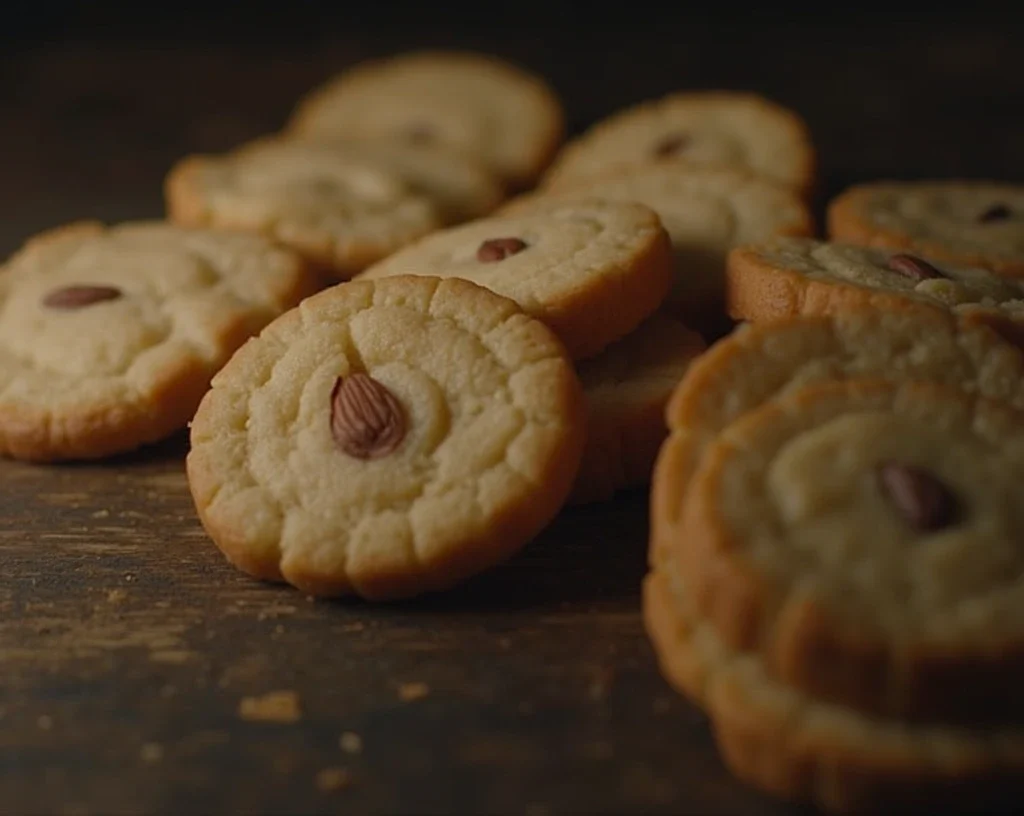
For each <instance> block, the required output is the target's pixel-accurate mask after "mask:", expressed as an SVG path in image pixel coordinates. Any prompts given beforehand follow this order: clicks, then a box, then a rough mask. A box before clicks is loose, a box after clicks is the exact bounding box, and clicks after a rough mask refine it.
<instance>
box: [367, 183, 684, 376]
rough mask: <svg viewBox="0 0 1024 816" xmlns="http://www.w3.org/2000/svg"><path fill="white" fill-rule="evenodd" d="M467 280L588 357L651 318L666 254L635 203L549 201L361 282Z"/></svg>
mask: <svg viewBox="0 0 1024 816" xmlns="http://www.w3.org/2000/svg"><path fill="white" fill-rule="evenodd" d="M408 274H413V275H431V276H437V277H444V278H448V277H456V278H464V279H466V280H471V281H473V282H474V283H478V284H480V285H481V286H486V287H487V288H488V289H490V290H492V291H494V292H497V293H498V294H500V295H504V296H505V297H509V298H512V300H514V301H516V303H518V304H519V305H520V306H521V307H522V308H523V310H524V311H526V312H527V313H528V314H530V315H533V316H534V317H536V318H539V319H540V320H543V321H544V322H545V323H547V324H548V325H549V326H550V327H551V328H552V329H554V331H555V333H556V334H558V336H559V337H561V338H562V342H564V343H565V345H566V346H567V347H568V349H569V352H570V354H571V355H572V356H573V358H574V359H582V358H585V357H592V356H593V355H595V354H597V353H598V352H600V351H601V350H602V349H603V348H605V347H606V346H607V345H609V344H610V343H612V342H614V341H615V340H618V339H619V338H620V337H623V336H624V335H626V334H627V333H628V332H630V331H631V330H632V329H634V328H635V327H636V326H637V325H639V324H640V323H641V322H642V321H643V320H644V318H646V317H647V316H648V315H650V314H652V313H653V312H654V311H655V309H657V308H658V306H659V305H660V304H661V303H662V301H663V300H664V299H665V295H666V294H667V292H668V289H669V286H671V284H672V252H671V247H670V245H669V240H668V236H667V235H666V233H665V229H664V228H663V227H662V225H661V222H660V221H659V219H658V216H657V215H656V214H655V213H654V212H653V211H651V210H650V209H648V208H647V207H644V206H643V205H641V204H635V203H627V202H618V203H616V202H611V201H582V200H580V201H573V202H568V203H560V202H554V203H546V204H545V205H544V206H538V207H536V208H535V209H533V210H531V211H530V212H528V213H521V214H512V215H497V216H494V217H491V218H486V219H482V220H479V221H473V222H470V223H468V224H463V225H462V226H459V227H453V228H451V229H448V230H444V231H442V232H437V233H434V234H433V235H430V236H428V237H426V238H424V239H422V240H420V241H417V242H416V243H415V244H413V245H412V246H410V247H407V248H406V249H404V250H402V251H401V252H398V253H396V254H394V255H392V256H391V257H390V258H387V259H386V260H384V261H382V262H381V263H379V264H376V265H374V266H373V267H371V268H370V269H368V270H367V271H366V272H365V273H364V274H363V275H362V277H363V278H368V279H375V278H384V277H390V276H393V275H408Z"/></svg>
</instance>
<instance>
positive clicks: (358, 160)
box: [165, 140, 444, 279]
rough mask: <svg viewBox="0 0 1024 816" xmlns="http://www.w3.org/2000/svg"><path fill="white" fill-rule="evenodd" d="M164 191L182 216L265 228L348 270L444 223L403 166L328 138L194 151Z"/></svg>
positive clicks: (172, 211)
mask: <svg viewBox="0 0 1024 816" xmlns="http://www.w3.org/2000/svg"><path fill="white" fill-rule="evenodd" d="M165 194H166V199H167V210H168V215H169V217H170V219H171V220H173V221H175V222H176V223H179V224H184V225H186V226H208V227H225V228H232V229H243V230H249V231H252V232H258V233H261V234H263V235H266V236H268V237H270V238H273V239H274V240H276V241H278V242H280V243H281V244H283V245H285V246H288V247H290V248H292V249H294V250H295V251H297V252H299V253H300V254H301V255H302V256H303V257H305V258H306V259H307V260H309V261H310V262H311V263H313V264H315V265H316V266H317V267H318V268H320V269H323V270H325V271H327V272H328V273H330V274H331V275H332V276H334V277H336V278H341V279H345V278H350V277H352V276H353V275H355V274H356V273H358V272H360V271H362V270H363V269H365V268H366V267H367V266H369V265H370V264H372V263H375V262H376V261H379V260H380V259H381V258H383V257H385V256H387V255H390V254H391V253H392V252H394V251H395V250H397V249H399V248H400V247H402V246H405V245H406V244H408V243H410V242H411V241H413V240H415V239H416V238H419V237H420V236H423V235H426V234H427V233H429V232H432V231H433V230H435V229H438V228H440V227H441V226H442V225H443V223H444V214H443V213H442V211H441V209H440V208H439V206H438V205H437V204H435V202H434V201H432V200H431V199H430V198H429V197H428V196H426V195H424V194H423V193H420V192H416V191H414V189H413V188H412V186H411V185H410V184H409V182H408V181H407V180H406V176H405V175H404V174H403V173H402V171H401V170H400V169H399V168H397V167H395V166H393V165H389V164H387V163H385V162H380V161H374V160H372V159H370V158H368V157H367V156H353V155H349V154H347V153H346V152H345V151H343V150H336V149H334V148H332V147H330V146H328V145H324V144H314V143H301V142H284V141H276V140H262V141H258V142H254V143H251V144H249V145H246V146H244V147H241V148H239V149H237V150H235V151H232V152H231V153H228V154H225V155H222V156H190V157H188V158H186V159H183V160H182V161H181V162H179V163H178V164H177V165H176V166H175V167H174V168H173V169H172V170H171V172H170V174H169V175H168V177H167V181H166V184H165Z"/></svg>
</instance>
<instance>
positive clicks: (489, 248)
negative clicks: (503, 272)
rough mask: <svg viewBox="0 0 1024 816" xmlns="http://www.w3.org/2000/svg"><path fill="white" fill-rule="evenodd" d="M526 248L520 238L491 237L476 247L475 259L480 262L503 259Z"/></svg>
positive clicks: (492, 261)
mask: <svg viewBox="0 0 1024 816" xmlns="http://www.w3.org/2000/svg"><path fill="white" fill-rule="evenodd" d="M524 249H526V241H524V240H523V239H522V238H491V239H490V240H489V241H484V242H483V243H482V244H480V246H479V247H478V248H477V251H476V259H477V260H478V261H480V262H481V263H494V262H495V261H503V260H505V259H506V258H507V257H508V256H509V255H516V254H518V253H520V252H522V251H523V250H524Z"/></svg>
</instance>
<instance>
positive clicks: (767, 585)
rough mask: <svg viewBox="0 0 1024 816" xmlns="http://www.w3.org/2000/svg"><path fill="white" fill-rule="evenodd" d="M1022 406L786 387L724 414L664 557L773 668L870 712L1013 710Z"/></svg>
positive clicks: (944, 715) (994, 718)
mask: <svg viewBox="0 0 1024 816" xmlns="http://www.w3.org/2000/svg"><path fill="white" fill-rule="evenodd" d="M1022 478H1024V414H1021V413H1020V412H1019V411H1016V410H1014V409H1011V408H1009V407H1007V406H1005V405H1004V404H1002V403H999V402H997V401H991V400H985V399H984V398H980V397H976V396H971V395H967V394H963V393H961V392H959V391H956V390H944V389H942V388H940V387H938V386H934V385H931V384H915V383H908V384H889V383H877V382H873V383H869V382H865V381H860V382H856V381H851V382H847V383H838V384H835V383H830V384H826V385H822V386H815V387H811V388H808V389H803V390H799V391H796V392H794V393H792V394H790V395H787V396H785V397H780V398H779V399H777V400H773V401H772V402H769V403H767V404H766V405H764V406H762V407H761V408H758V409H757V410H755V411H752V412H750V413H748V414H746V415H745V416H743V417H742V418H740V419H739V420H737V421H736V422H735V423H733V424H732V425H730V426H728V427H727V428H725V429H724V430H723V431H722V432H721V434H720V435H719V437H718V438H717V439H716V440H715V442H714V443H712V444H711V445H710V446H708V448H707V449H706V451H705V453H704V455H703V457H702V459H701V463H700V465H699V467H698V469H697V471H696V473H695V474H694V477H693V479H692V481H691V484H690V486H689V488H688V490H687V491H686V496H685V507H684V509H683V517H682V522H681V531H680V535H678V536H677V537H676V538H675V539H674V540H673V541H672V550H671V557H672V558H673V559H674V560H675V563H676V566H677V568H678V569H679V570H680V572H681V574H682V575H684V576H685V579H686V582H687V586H688V587H689V590H690V592H691V593H692V597H693V600H694V603H695V607H696V609H697V612H698V613H699V614H700V615H701V616H702V617H706V618H708V620H709V623H711V624H712V625H713V626H715V628H716V629H717V630H718V632H719V634H720V635H721V636H722V638H723V640H725V641H726V642H727V643H729V644H730V645H731V646H733V647H734V648H737V649H740V650H750V651H754V652H758V653H760V654H761V655H762V656H763V659H764V660H765V663H766V668H767V669H768V670H769V671H772V672H775V673H776V674H777V675H778V677H779V679H780V681H782V682H784V683H787V684H789V685H792V686H795V687H797V688H800V689H802V690H804V691H805V692H807V693H809V694H812V695H813V696H816V697H821V698H824V699H832V700H837V701H840V702H842V703H844V704H848V705H851V706H854V707H856V708H858V709H860V710H864V711H868V712H878V713H881V714H883V715H886V716H896V717H907V718H913V719H930V720H934V721H941V722H955V721H961V722H964V721H967V722H971V723H974V724H977V723H979V722H986V721H987V722H1005V721H1011V720H1012V721H1017V720H1019V718H1020V716H1021V714H1022V713H1024V705H1021V702H1020V695H1019V678H1020V676H1021V672H1022V671H1024V616H1022V615H1021V610H1022V609H1024V549H1022V548H1021V546H1020V541H1021V539H1022V535H1024V505H1022V504H1021V502H1020V500H1019V490H1020V484H1021V479H1022Z"/></svg>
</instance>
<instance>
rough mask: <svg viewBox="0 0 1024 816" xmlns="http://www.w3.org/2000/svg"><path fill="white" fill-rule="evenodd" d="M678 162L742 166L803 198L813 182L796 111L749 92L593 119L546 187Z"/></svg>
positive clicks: (682, 96)
mask: <svg viewBox="0 0 1024 816" xmlns="http://www.w3.org/2000/svg"><path fill="white" fill-rule="evenodd" d="M679 158H682V159H686V160H688V161H692V162H694V163H697V164H715V165H723V164H725V165H735V166H738V167H743V168H746V169H749V170H752V171H754V172H755V173H758V174H759V175H761V176H764V177H765V178H768V179H770V180H772V181H776V182H778V183H779V184H782V185H785V186H787V187H792V188H793V189H795V190H797V191H799V192H801V193H804V194H806V193H808V192H809V191H810V189H811V187H812V184H813V180H814V172H815V171H814V165H815V157H814V146H813V145H812V143H811V137H810V133H809V132H808V129H807V125H806V124H805V123H804V121H803V120H802V119H801V118H800V117H799V116H798V115H797V114H796V113H794V112H793V111H791V110H788V109H787V108H784V107H782V106H781V105H778V104H776V103H775V102H772V101H770V100H768V99H765V98H763V97H761V96H758V95H756V94H752V93H744V92H736V91H696V92H688V93H674V94H670V95H669V96H666V97H663V98H661V99H657V100H653V101H649V102H644V103H642V104H640V105H636V106H634V107H631V108H627V109H626V110H623V111H620V112H618V113H616V114H613V115H612V116H610V117H608V118H607V119H604V120H603V121H601V122H598V123H597V124H596V125H594V126H593V127H591V128H590V130H588V131H587V132H586V133H584V134H583V135H582V136H580V137H579V138H578V139H575V140H574V141H572V142H570V143H569V144H568V145H566V146H565V147H564V148H563V149H562V151H561V153H559V155H558V156H557V157H556V158H555V162H554V164H553V165H552V167H551V169H550V170H549V171H548V173H547V175H546V176H545V178H544V180H543V186H545V187H547V188H549V189H559V188H561V189H565V188H567V187H572V186H575V185H578V184H580V183H581V182H586V181H587V180H589V179H591V178H593V177H595V176H601V175H604V174H606V173H607V172H608V171H609V170H617V169H625V168H632V167H637V166H643V165H648V164H656V163H659V162H663V161H665V160H666V159H679Z"/></svg>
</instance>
